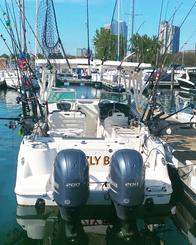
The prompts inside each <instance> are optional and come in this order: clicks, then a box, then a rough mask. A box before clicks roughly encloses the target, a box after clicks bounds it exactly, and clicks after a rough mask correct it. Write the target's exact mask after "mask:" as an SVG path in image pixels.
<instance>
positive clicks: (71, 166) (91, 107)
mask: <svg viewBox="0 0 196 245" xmlns="http://www.w3.org/2000/svg"><path fill="white" fill-rule="evenodd" d="M46 75H47V74H46ZM42 79H44V73H43V76H42ZM48 81H49V77H48V75H47V82H46V81H45V80H43V81H42V84H40V88H41V90H40V98H39V101H41V104H42V105H43V106H44V105H45V106H46V116H45V119H44V120H40V121H38V122H37V123H34V124H32V125H31V126H32V132H31V133H28V134H27V135H25V136H24V138H23V140H22V143H21V146H20V150H19V155H18V163H17V177H16V186H15V193H16V199H17V203H18V205H24V206H34V205H35V206H39V205H44V206H57V205H58V206H59V208H60V212H61V215H62V217H63V218H64V220H66V221H67V222H68V223H70V222H71V223H72V225H74V224H76V223H77V221H78V219H79V217H80V210H81V208H86V210H87V212H86V213H88V211H89V210H91V212H92V213H99V215H100V216H99V218H102V217H101V216H102V211H101V210H103V209H105V208H109V210H110V209H111V210H113V211H114V213H116V215H115V217H116V219H119V220H120V221H121V222H122V226H123V227H124V225H125V223H126V225H127V224H128V226H126V225H125V227H128V228H125V227H124V228H125V230H126V232H127V233H126V234H128V230H129V229H130V226H131V225H132V221H131V220H132V219H134V217H135V215H138V216H140V215H141V213H143V212H144V210H151V211H152V212H153V210H156V208H157V207H161V209H160V210H159V212H162V211H163V209H162V208H163V207H164V208H165V210H164V212H165V211H166V210H167V211H168V212H169V211H170V208H171V203H170V201H171V196H172V193H173V189H172V183H171V180H170V178H169V174H168V166H167V164H168V161H169V160H168V159H169V158H168V157H167V154H168V152H167V148H166V147H165V146H164V144H163V142H162V141H161V139H160V138H158V137H155V136H154V135H151V134H150V132H149V129H148V127H147V126H146V125H145V124H143V123H142V121H141V120H140V118H139V117H138V113H134V112H135V110H133V108H131V107H132V103H131V97H130V94H129V93H120V92H118V93H115V92H105V93H103V94H102V95H101V98H100V100H98V99H77V98H76V96H75V91H73V90H71V91H70V90H67V89H59V88H52V84H53V82H54V76H51V82H48ZM28 127H29V124H28ZM28 129H29V128H28ZM29 131H30V130H28V132H29ZM171 164H172V163H171ZM113 218H114V217H113ZM127 229H128V230H127Z"/></svg>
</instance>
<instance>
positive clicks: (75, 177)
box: [53, 149, 89, 239]
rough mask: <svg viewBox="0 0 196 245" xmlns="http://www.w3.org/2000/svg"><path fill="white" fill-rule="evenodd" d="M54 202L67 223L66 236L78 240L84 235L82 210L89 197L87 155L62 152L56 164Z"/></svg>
mask: <svg viewBox="0 0 196 245" xmlns="http://www.w3.org/2000/svg"><path fill="white" fill-rule="evenodd" d="M53 177H54V192H53V196H54V200H55V201H56V203H57V204H58V205H59V209H60V213H61V217H62V218H63V220H64V221H65V235H66V237H67V238H70V239H78V234H80V235H81V233H82V226H81V222H80V208H81V207H82V206H83V205H85V204H86V202H87V199H88V196H89V171H88V163H87V160H86V155H85V154H84V152H83V151H81V150H77V149H66V150H62V151H60V152H59V153H58V154H57V156H56V159H55V162H54V176H53Z"/></svg>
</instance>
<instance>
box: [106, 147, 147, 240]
mask: <svg viewBox="0 0 196 245" xmlns="http://www.w3.org/2000/svg"><path fill="white" fill-rule="evenodd" d="M109 183H110V188H109V195H110V198H111V200H112V202H113V204H114V206H115V209H116V214H117V217H118V218H119V219H118V222H117V225H116V227H114V229H113V231H114V232H116V234H117V233H118V234H119V235H120V236H121V237H122V238H125V239H130V237H133V234H136V233H137V227H136V217H135V209H136V208H137V207H139V206H141V205H142V203H143V201H144V188H145V187H144V185H145V167H144V163H143V158H142V156H141V154H140V153H139V152H138V151H135V150H131V149H122V150H118V151H116V152H115V153H114V154H113V156H112V158H111V162H110V173H109Z"/></svg>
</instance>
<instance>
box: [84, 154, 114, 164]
mask: <svg viewBox="0 0 196 245" xmlns="http://www.w3.org/2000/svg"><path fill="white" fill-rule="evenodd" d="M87 161H88V164H89V165H99V164H103V165H104V166H106V165H109V163H110V157H109V156H87Z"/></svg>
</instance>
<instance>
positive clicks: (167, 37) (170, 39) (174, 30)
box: [159, 21, 180, 54]
mask: <svg viewBox="0 0 196 245" xmlns="http://www.w3.org/2000/svg"><path fill="white" fill-rule="evenodd" d="M159 41H161V43H162V46H161V50H160V53H161V54H164V53H165V52H166V53H172V54H174V53H177V52H178V51H179V44H180V27H178V26H174V25H170V24H169V22H168V21H162V22H161V25H160V33H159Z"/></svg>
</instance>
